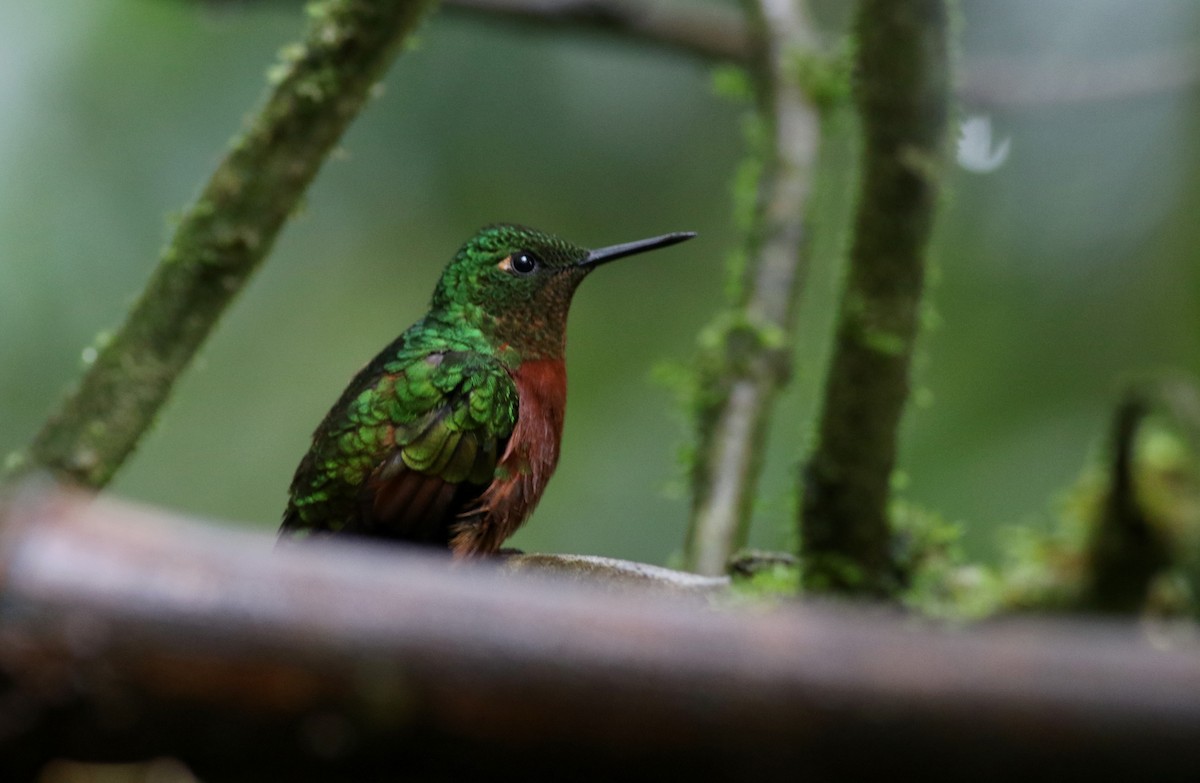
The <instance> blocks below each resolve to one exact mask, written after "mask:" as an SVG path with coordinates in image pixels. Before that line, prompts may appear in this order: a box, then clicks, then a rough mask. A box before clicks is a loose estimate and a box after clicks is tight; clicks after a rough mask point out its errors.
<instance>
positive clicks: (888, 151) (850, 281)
mask: <svg viewBox="0 0 1200 783" xmlns="http://www.w3.org/2000/svg"><path fill="white" fill-rule="evenodd" d="M856 25H857V37H858V62H857V66H858V74H857V75H858V83H857V85H856V87H857V89H856V95H857V102H858V106H859V111H860V113H861V115H862V123H863V134H864V142H865V144H864V152H863V162H862V171H863V175H862V180H861V185H860V188H861V192H860V196H859V203H858V211H857V216H856V221H855V228H854V237H853V240H852V247H851V256H850V269H849V273H848V276H847V280H846V286H845V289H844V291H843V295H842V301H841V306H840V313H839V323H838V329H837V337H836V343H835V346H834V353H833V358H832V361H831V365H830V370H829V377H828V380H827V383H826V387H825V392H824V402H823V408H822V415H821V421H820V427H819V434H818V443H817V446H816V449H815V451H814V453H813V454H812V456H811V457H810V460H809V462H808V464H807V466H806V468H805V470H804V475H803V491H804V505H803V511H802V519H801V525H800V527H801V541H802V546H803V552H804V556H805V567H804V573H805V582H806V585H807V586H808V587H809V588H810V589H816V590H834V591H840V592H858V593H866V594H875V595H883V594H887V593H888V592H889V591H890V589H891V587H892V576H893V575H892V564H891V561H890V556H889V541H890V532H889V523H888V498H889V481H890V479H891V475H892V469H893V467H894V464H895V459H896V430H897V426H898V425H899V422H900V416H901V413H902V412H903V409H904V403H905V400H906V399H907V398H908V392H909V363H910V359H911V357H912V352H913V343H914V340H915V338H916V334H917V326H918V311H919V308H920V303H921V290H922V285H923V280H924V264H925V250H926V246H927V244H928V242H929V237H930V233H931V230H932V226H933V219H934V212H935V207H936V205H937V200H938V189H939V185H940V181H941V176H942V174H941V172H942V168H943V161H944V153H945V149H944V147H945V141H946V126H947V117H948V114H949V103H950V79H949V61H948V55H947V36H948V20H947V9H946V3H945V0H863V2H862V3H861V4H860V6H859V11H858V17H857V22H856Z"/></svg>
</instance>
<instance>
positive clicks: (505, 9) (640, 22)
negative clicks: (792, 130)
mask: <svg viewBox="0 0 1200 783" xmlns="http://www.w3.org/2000/svg"><path fill="white" fill-rule="evenodd" d="M443 5H444V6H445V7H446V9H447V10H450V11H462V12H466V13H471V14H475V15H478V16H483V17H486V18H488V19H496V20H501V21H512V22H518V23H526V24H536V25H542V26H546V27H552V28H560V29H562V28H574V29H592V30H600V31H603V32H607V33H610V34H613V35H620V36H621V37H623V38H627V39H630V40H633V41H637V42H639V43H643V42H644V43H653V44H654V45H656V46H659V47H662V48H664V49H668V50H675V51H678V52H682V53H684V54H688V55H691V56H693V57H698V58H701V59H706V60H707V59H718V60H743V59H746V56H747V51H748V49H749V41H748V37H747V35H746V26H745V23H744V22H743V20H742V18H741V17H740V16H739V15H738V14H736V13H733V12H731V11H728V10H726V9H723V8H720V7H718V6H704V5H698V4H695V3H687V4H685V3H680V2H678V0H676V1H675V2H668V3H663V2H659V1H658V0H655V2H642V1H640V0H638V1H634V0H449V1H448V2H444V3H443Z"/></svg>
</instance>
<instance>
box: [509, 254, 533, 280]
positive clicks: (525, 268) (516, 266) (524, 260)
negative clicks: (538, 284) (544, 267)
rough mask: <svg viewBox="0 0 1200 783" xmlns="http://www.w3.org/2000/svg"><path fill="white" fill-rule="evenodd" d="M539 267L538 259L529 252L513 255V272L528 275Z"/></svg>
mask: <svg viewBox="0 0 1200 783" xmlns="http://www.w3.org/2000/svg"><path fill="white" fill-rule="evenodd" d="M537 267H538V257H537V256H535V255H534V254H533V253H530V252H529V251H528V250H522V251H520V252H518V253H513V256H512V270H513V271H514V272H516V273H517V274H518V275H527V274H529V273H531V272H533V270H535V269H537Z"/></svg>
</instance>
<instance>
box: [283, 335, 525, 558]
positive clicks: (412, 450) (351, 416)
mask: <svg viewBox="0 0 1200 783" xmlns="http://www.w3.org/2000/svg"><path fill="white" fill-rule="evenodd" d="M388 353H389V352H385V353H384V354H383V355H381V356H380V357H379V359H377V360H376V361H375V362H372V364H371V365H370V366H368V367H367V368H365V369H364V370H363V372H362V373H360V376H359V378H356V379H355V382H354V383H352V384H351V386H350V387H349V388H348V389H347V391H346V393H345V394H344V395H343V397H342V399H341V400H339V402H338V404H337V405H335V406H334V409H333V410H331V411H330V414H329V416H328V417H327V418H326V422H325V423H324V424H323V425H322V427H320V428H318V431H317V435H316V437H315V438H314V443H313V448H312V450H311V451H310V453H309V456H308V457H306V458H305V461H304V463H302V464H301V466H300V469H299V470H298V471H297V474H296V480H295V481H294V482H293V485H292V503H291V505H290V506H289V509H288V513H287V514H286V515H285V518H284V528H285V529H291V528H301V529H315V530H331V531H341V530H345V531H347V532H358V533H366V534H371V535H381V536H387V537H391V538H400V539H405V540H412V541H431V542H441V543H444V542H445V541H446V539H447V537H448V535H449V532H448V531H449V526H450V524H451V523H452V522H453V519H454V517H455V515H456V514H457V513H458V511H459V510H461V509H462V507H463V506H464V505H465V504H467V503H469V502H470V501H471V500H473V499H474V498H475V497H477V496H478V494H479V493H480V492H482V490H483V489H484V488H485V487H486V486H487V485H488V484H489V483H490V482H491V480H492V477H493V475H494V473H495V468H496V462H497V459H498V458H499V455H500V454H501V453H503V449H504V446H505V444H506V443H507V439H508V437H509V435H510V434H511V433H512V430H513V427H514V426H515V424H516V420H517V391H516V386H515V385H514V383H513V381H512V378H511V377H510V376H509V375H508V373H507V371H505V369H504V368H503V366H502V365H500V364H499V363H498V362H496V361H495V360H494V359H492V358H490V357H488V356H486V355H484V354H481V353H477V352H474V351H469V350H447V351H438V352H433V353H424V352H421V353H420V354H419V355H418V356H413V355H412V353H413V352H411V351H404V350H398V351H395V352H391V357H388Z"/></svg>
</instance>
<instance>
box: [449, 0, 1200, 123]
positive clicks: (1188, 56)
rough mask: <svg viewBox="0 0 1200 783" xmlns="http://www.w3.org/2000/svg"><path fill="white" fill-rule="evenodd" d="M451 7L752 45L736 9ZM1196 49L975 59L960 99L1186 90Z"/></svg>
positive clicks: (654, 38)
mask: <svg viewBox="0 0 1200 783" xmlns="http://www.w3.org/2000/svg"><path fill="white" fill-rule="evenodd" d="M442 6H443V7H444V8H446V9H447V10H449V11H457V12H461V13H463V14H464V15H466V14H478V15H482V16H486V17H487V18H489V19H496V20H499V21H505V20H508V21H512V22H514V23H523V24H528V25H536V26H540V27H545V28H547V29H555V30H558V29H566V28H570V29H580V30H595V31H600V32H604V33H607V34H609V35H611V36H623V37H627V38H630V39H633V40H636V41H639V42H641V43H646V44H651V45H655V46H660V47H662V48H663V49H664V50H667V51H677V52H681V53H683V54H687V55H689V56H692V57H696V58H698V59H701V60H708V61H718V62H734V63H740V64H747V63H749V62H750V60H751V51H752V45H751V43H750V36H749V34H748V32H747V30H746V21H745V19H744V18H743V15H742V14H740V13H738V12H736V11H735V10H733V9H732V8H728V7H721V6H715V5H714V6H702V5H696V4H684V3H680V2H666V3H664V2H660V1H659V0H651V1H650V2H647V3H634V2H631V1H630V0H444V1H443V3H442ZM1197 60H1198V57H1197V54H1196V53H1195V51H1193V50H1190V49H1179V50H1165V51H1152V52H1145V53H1143V52H1135V53H1133V54H1128V55H1118V56H1112V57H1107V58H1105V59H1103V60H1101V59H1090V60H1086V61H1085V60H1071V61H1064V60H1063V59H1062V58H1061V57H1053V56H1048V57H1044V58H1042V59H1041V60H1040V61H1030V59H1029V58H1028V57H987V58H971V59H968V60H966V61H965V62H964V64H963V75H962V84H961V85H960V86H959V88H958V90H957V94H958V99H959V100H961V101H962V102H963V103H965V104H967V105H968V106H971V107H974V108H985V109H986V108H999V107H1004V106H1040V105H1047V104H1068V103H1093V102H1101V101H1113V100H1122V99H1126V98H1130V97H1136V96H1138V95H1153V94H1157V93H1164V92H1170V91H1173V90H1186V89H1188V88H1190V87H1191V86H1193V85H1195V84H1196V82H1197V74H1200V63H1198V62H1197Z"/></svg>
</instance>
